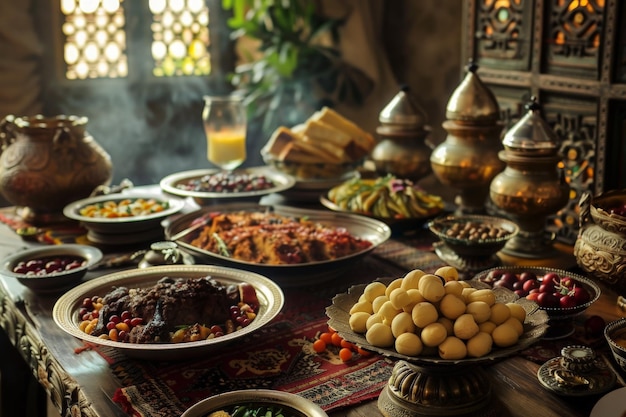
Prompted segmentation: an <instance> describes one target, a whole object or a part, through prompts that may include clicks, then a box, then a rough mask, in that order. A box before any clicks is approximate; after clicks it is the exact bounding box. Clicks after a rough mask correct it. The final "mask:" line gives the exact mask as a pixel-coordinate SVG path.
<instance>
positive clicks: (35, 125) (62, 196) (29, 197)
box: [0, 115, 112, 223]
mask: <svg viewBox="0 0 626 417" xmlns="http://www.w3.org/2000/svg"><path fill="white" fill-rule="evenodd" d="M86 126H87V118H85V117H78V116H63V115H60V116H55V117H44V116H40V115H39V116H34V117H14V116H7V117H6V118H5V119H4V120H3V121H2V122H1V123H0V145H1V150H2V154H1V155H0V193H2V195H3V196H4V197H5V198H6V200H7V201H8V202H9V203H11V204H13V205H15V206H17V207H18V209H19V210H20V214H21V215H22V217H23V218H25V219H26V220H28V221H32V222H33V223H48V222H54V221H58V220H62V218H63V217H62V210H63V208H64V207H65V206H66V205H67V204H69V203H71V202H72V201H76V200H79V199H81V198H85V197H88V196H89V195H90V194H91V192H92V191H93V190H94V189H95V188H96V187H98V186H101V185H105V184H108V183H109V182H110V180H111V174H112V164H111V158H110V156H109V154H108V153H106V152H105V151H104V149H102V147H100V145H98V144H97V143H96V141H95V140H94V138H93V137H92V136H91V135H90V134H89V133H88V132H87V131H86Z"/></svg>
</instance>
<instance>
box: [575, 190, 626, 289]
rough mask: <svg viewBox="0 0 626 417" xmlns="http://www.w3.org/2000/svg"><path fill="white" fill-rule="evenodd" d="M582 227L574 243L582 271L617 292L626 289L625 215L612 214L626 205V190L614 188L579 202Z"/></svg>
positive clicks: (585, 197) (584, 197)
mask: <svg viewBox="0 0 626 417" xmlns="http://www.w3.org/2000/svg"><path fill="white" fill-rule="evenodd" d="M578 204H579V206H580V230H579V233H578V237H577V239H576V243H575V244H574V256H575V257H576V262H577V263H578V266H580V267H581V268H582V269H583V270H585V271H586V272H587V273H589V274H590V275H591V276H593V277H594V278H597V279H599V280H601V281H604V282H605V283H607V284H609V285H610V286H612V287H614V288H615V289H616V290H618V291H626V216H622V215H619V214H615V213H611V208H612V207H618V206H619V207H624V206H625V205H626V190H611V191H607V192H605V193H603V194H600V195H598V196H596V197H594V198H593V199H592V198H591V196H590V195H589V194H584V195H583V196H582V197H581V199H580V201H579V203H578Z"/></svg>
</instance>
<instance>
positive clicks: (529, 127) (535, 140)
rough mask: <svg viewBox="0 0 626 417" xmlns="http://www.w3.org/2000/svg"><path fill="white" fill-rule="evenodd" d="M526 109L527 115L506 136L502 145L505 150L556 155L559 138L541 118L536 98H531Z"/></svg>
mask: <svg viewBox="0 0 626 417" xmlns="http://www.w3.org/2000/svg"><path fill="white" fill-rule="evenodd" d="M526 109H527V110H528V111H527V112H526V114H525V115H524V116H523V117H522V118H521V119H520V120H519V121H518V122H517V123H515V125H513V127H511V129H509V130H508V131H507V132H506V134H505V135H504V138H503V139H502V144H503V145H504V147H505V149H510V150H516V151H520V152H524V153H526V152H529V153H530V152H535V153H541V154H545V153H555V152H556V151H557V149H558V147H559V138H558V136H557V135H556V133H554V131H553V130H552V128H551V127H550V125H548V123H547V122H546V121H545V119H544V118H543V117H542V116H541V105H540V104H539V102H538V101H537V98H536V97H531V99H530V102H528V103H527V104H526Z"/></svg>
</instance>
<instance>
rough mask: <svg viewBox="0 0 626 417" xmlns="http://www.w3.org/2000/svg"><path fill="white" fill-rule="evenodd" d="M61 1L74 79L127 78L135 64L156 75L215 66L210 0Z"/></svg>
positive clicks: (68, 72) (205, 71)
mask: <svg viewBox="0 0 626 417" xmlns="http://www.w3.org/2000/svg"><path fill="white" fill-rule="evenodd" d="M142 5H143V10H142V9H141V8H140V6H142ZM59 6H60V11H61V12H62V15H63V22H62V33H63V35H64V46H63V60H64V65H65V72H64V75H65V77H66V78H67V79H69V80H78V79H93V78H120V77H122V78H123V77H128V76H129V73H131V72H132V71H133V70H137V71H143V72H147V71H149V72H150V73H151V75H152V76H154V77H172V76H206V75H209V74H210V72H211V56H210V53H209V46H210V36H209V10H208V7H207V5H206V3H205V1H204V0H149V1H148V2H147V3H146V2H136V1H135V2H133V1H131V0H126V1H124V0H61V1H60V4H59ZM148 33H149V36H146V35H147V34H148ZM142 35H143V36H142ZM147 57H149V58H150V59H149V62H150V64H149V65H146V64H145V62H143V59H142V58H147Z"/></svg>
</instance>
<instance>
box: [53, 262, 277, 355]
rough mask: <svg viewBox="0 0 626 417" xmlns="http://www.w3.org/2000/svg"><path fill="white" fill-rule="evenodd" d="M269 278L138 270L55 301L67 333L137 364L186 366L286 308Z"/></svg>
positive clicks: (177, 268)
mask: <svg viewBox="0 0 626 417" xmlns="http://www.w3.org/2000/svg"><path fill="white" fill-rule="evenodd" d="M283 304H284V295H283V293H282V291H281V289H280V287H279V286H278V285H277V284H275V283H274V282H273V281H272V280H270V279H268V278H266V277H265V276H262V275H259V274H255V273H252V272H247V271H241V270H237V269H233V268H226V267H219V266H210V265H161V266H152V267H149V268H136V269H131V270H126V271H121V272H116V273H112V274H108V275H105V276H101V277H98V279H95V280H89V281H87V282H85V283H83V284H81V285H78V286H77V287H74V288H72V289H71V290H69V291H68V292H66V293H65V294H63V295H62V296H61V297H59V299H58V300H57V301H56V303H55V305H54V308H53V311H52V317H53V319H54V321H55V323H56V324H57V325H58V326H59V327H60V328H61V329H62V330H63V331H65V332H66V333H68V334H70V335H72V336H74V337H76V338H78V339H81V340H84V341H85V342H88V343H93V344H96V345H101V346H106V347H111V348H115V349H116V350H118V351H121V352H122V353H124V354H126V355H127V356H132V357H136V358H140V359H154V360H184V359H188V358H191V357H198V356H201V355H206V354H208V353H210V352H212V351H214V350H217V349H223V348H224V347H225V346H227V345H228V344H230V343H234V342H237V341H240V340H245V338H246V336H250V335H251V333H253V332H256V331H258V330H259V329H261V328H262V327H264V326H265V325H267V324H268V323H269V322H270V321H271V320H272V319H273V318H274V317H276V315H277V314H278V313H279V312H280V310H281V309H282V306H283Z"/></svg>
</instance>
